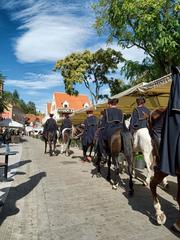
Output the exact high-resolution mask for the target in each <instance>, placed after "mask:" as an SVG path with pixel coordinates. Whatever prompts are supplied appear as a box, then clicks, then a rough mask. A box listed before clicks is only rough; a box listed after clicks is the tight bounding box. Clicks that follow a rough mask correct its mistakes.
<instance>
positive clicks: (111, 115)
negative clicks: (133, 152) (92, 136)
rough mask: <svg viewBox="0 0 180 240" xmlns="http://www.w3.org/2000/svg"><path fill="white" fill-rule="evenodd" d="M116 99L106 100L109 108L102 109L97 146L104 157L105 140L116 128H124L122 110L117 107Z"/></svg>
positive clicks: (105, 154) (106, 151)
mask: <svg viewBox="0 0 180 240" xmlns="http://www.w3.org/2000/svg"><path fill="white" fill-rule="evenodd" d="M118 101H119V100H118V99H117V98H113V99H109V100H108V105H109V108H107V109H105V110H104V113H103V117H102V122H101V129H100V133H99V139H98V148H99V151H100V153H101V155H102V156H103V158H104V159H106V158H107V155H108V154H109V153H108V150H107V142H108V139H111V136H112V135H113V134H114V132H115V131H116V130H117V129H124V115H123V112H122V111H121V110H120V109H118V108H117V104H118Z"/></svg>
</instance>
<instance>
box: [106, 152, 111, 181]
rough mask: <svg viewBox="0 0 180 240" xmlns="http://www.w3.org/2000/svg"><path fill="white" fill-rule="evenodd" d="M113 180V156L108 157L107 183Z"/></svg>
mask: <svg viewBox="0 0 180 240" xmlns="http://www.w3.org/2000/svg"><path fill="white" fill-rule="evenodd" d="M110 180H111V156H108V175H107V181H108V182H110Z"/></svg>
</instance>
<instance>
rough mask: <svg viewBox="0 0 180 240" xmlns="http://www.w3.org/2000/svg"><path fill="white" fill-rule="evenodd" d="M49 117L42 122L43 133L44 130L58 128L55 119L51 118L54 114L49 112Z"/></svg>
mask: <svg viewBox="0 0 180 240" xmlns="http://www.w3.org/2000/svg"><path fill="white" fill-rule="evenodd" d="M49 116H50V118H49V119H48V120H47V121H46V122H45V124H44V130H43V134H45V133H46V132H55V133H56V131H57V130H58V126H57V123H56V120H55V119H54V118H53V116H54V114H52V113H50V115H49Z"/></svg>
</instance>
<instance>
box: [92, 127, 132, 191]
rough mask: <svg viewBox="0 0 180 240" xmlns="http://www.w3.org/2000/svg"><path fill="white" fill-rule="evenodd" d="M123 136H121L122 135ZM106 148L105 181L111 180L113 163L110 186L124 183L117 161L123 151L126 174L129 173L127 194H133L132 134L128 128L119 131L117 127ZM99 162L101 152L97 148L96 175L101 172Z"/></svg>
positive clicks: (115, 186) (115, 187)
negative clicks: (126, 167) (126, 165)
mask: <svg viewBox="0 0 180 240" xmlns="http://www.w3.org/2000/svg"><path fill="white" fill-rule="evenodd" d="M122 136H123V137H122ZM106 147H107V150H108V175H107V181H109V182H110V180H111V170H110V168H111V164H113V165H114V168H115V179H114V183H113V186H112V188H113V189H115V190H116V189H117V187H118V185H119V183H121V184H123V186H124V183H123V181H122V179H121V177H120V174H119V173H120V162H119V159H118V157H119V154H120V153H123V154H124V156H125V159H126V161H127V163H128V174H129V194H130V195H133V193H134V188H133V181H132V160H133V148H132V136H131V134H130V132H129V130H128V129H124V131H123V132H121V130H120V129H117V130H116V131H115V132H114V134H113V135H112V136H111V138H110V139H109V140H108V142H107V146H106ZM100 163H101V153H100V152H99V150H97V162H96V164H97V176H98V177H99V176H100V174H101V169H100V165H101V164H100Z"/></svg>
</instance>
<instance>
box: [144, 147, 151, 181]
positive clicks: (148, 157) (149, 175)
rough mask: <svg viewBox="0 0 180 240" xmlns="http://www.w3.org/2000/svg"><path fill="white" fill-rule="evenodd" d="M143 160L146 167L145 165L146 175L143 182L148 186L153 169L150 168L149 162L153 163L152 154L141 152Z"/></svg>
mask: <svg viewBox="0 0 180 240" xmlns="http://www.w3.org/2000/svg"><path fill="white" fill-rule="evenodd" d="M143 156H144V160H145V162H146V167H147V177H146V180H145V182H144V185H145V186H149V184H150V180H151V177H152V176H153V171H152V169H151V164H152V163H153V155H152V152H151V153H148V152H143Z"/></svg>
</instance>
